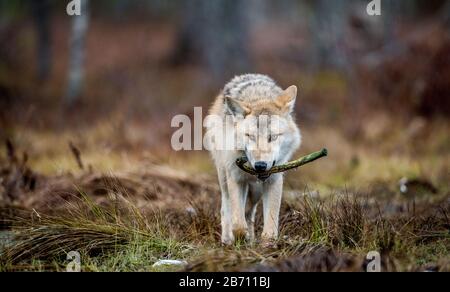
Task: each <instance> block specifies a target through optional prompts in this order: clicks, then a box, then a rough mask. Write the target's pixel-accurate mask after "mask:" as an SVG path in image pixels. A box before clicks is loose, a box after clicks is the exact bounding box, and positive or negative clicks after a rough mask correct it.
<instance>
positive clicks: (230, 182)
mask: <svg viewBox="0 0 450 292" xmlns="http://www.w3.org/2000/svg"><path fill="white" fill-rule="evenodd" d="M227 186H228V193H229V195H230V203H231V222H232V230H233V235H234V237H235V239H237V238H246V239H249V232H248V226H247V221H246V220H245V203H246V200H247V193H248V184H247V183H245V182H242V181H239V179H238V177H236V174H233V173H232V172H230V173H228V175H227Z"/></svg>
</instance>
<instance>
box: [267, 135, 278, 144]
mask: <svg viewBox="0 0 450 292" xmlns="http://www.w3.org/2000/svg"><path fill="white" fill-rule="evenodd" d="M279 137H280V135H270V137H269V143H271V142H275V141H276V140H278V138H279Z"/></svg>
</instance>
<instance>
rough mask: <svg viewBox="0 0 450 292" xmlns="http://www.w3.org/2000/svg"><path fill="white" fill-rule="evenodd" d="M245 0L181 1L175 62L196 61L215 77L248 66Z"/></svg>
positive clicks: (242, 69) (220, 76)
mask: <svg viewBox="0 0 450 292" xmlns="http://www.w3.org/2000/svg"><path fill="white" fill-rule="evenodd" d="M246 2H247V1H245V0H233V1H229V0H214V1H209V0H190V1H184V9H183V10H182V11H183V13H182V15H181V17H182V23H181V25H182V27H181V28H180V32H179V36H178V45H177V51H176V52H175V54H174V56H173V60H172V61H173V62H174V63H175V64H184V63H189V62H199V63H201V64H202V65H203V66H205V67H206V68H207V70H208V71H209V72H211V74H213V75H214V76H215V77H217V78H222V77H223V76H224V75H226V74H228V73H230V72H235V73H236V72H240V71H244V70H247V69H248V67H249V66H248V65H249V59H248V53H247V47H246V46H247V44H248V42H249V41H248V35H247V33H248V31H247V28H248V23H247V17H246V11H247V9H246V7H247V3H246Z"/></svg>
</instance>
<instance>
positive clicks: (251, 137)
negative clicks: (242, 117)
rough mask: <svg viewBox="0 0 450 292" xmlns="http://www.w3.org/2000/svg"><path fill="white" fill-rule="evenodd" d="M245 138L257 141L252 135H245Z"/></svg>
mask: <svg viewBox="0 0 450 292" xmlns="http://www.w3.org/2000/svg"><path fill="white" fill-rule="evenodd" d="M245 137H247V138H248V139H250V140H251V141H255V136H254V135H251V134H245Z"/></svg>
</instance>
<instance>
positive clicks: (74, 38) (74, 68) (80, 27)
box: [65, 0, 89, 105]
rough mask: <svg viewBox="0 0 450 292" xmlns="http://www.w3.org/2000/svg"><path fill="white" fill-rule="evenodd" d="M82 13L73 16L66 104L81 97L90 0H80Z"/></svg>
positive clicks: (70, 103)
mask: <svg viewBox="0 0 450 292" xmlns="http://www.w3.org/2000/svg"><path fill="white" fill-rule="evenodd" d="M80 3H81V15H79V16H71V17H72V32H71V39H70V57H69V58H70V60H69V69H68V75H69V76H68V84H67V91H66V96H65V103H66V105H72V104H74V103H76V102H77V100H78V98H79V97H80V94H81V91H82V88H83V81H84V59H85V42H86V34H87V31H88V26H89V9H88V6H89V0H80Z"/></svg>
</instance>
